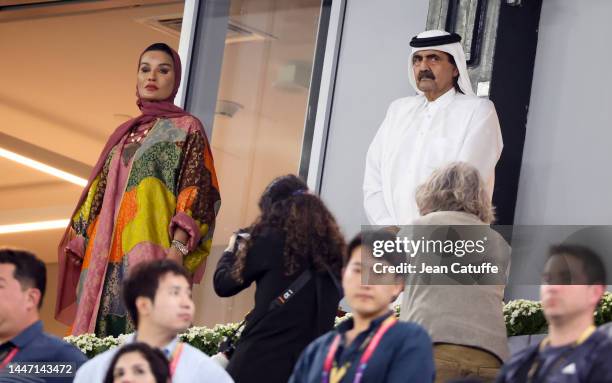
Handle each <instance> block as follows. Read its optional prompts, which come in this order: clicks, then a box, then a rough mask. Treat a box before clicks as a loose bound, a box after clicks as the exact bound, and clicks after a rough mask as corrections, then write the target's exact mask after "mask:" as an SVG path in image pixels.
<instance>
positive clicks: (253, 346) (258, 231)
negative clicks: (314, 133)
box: [214, 175, 345, 383]
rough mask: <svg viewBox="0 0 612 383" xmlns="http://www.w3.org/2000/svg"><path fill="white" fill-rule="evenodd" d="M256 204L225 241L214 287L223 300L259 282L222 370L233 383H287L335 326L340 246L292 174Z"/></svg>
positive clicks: (332, 224)
mask: <svg viewBox="0 0 612 383" xmlns="http://www.w3.org/2000/svg"><path fill="white" fill-rule="evenodd" d="M259 208H260V210H261V212H260V215H259V217H258V218H257V219H256V220H255V222H254V223H253V224H252V225H251V226H250V227H248V228H246V229H243V230H240V231H238V233H237V234H235V235H234V236H233V237H232V238H231V239H230V244H229V247H228V248H227V250H226V251H225V252H224V253H223V256H222V257H221V259H220V260H219V263H218V264H217V269H216V270H215V276H214V287H215V291H216V292H217V294H218V295H219V296H221V297H230V296H233V295H236V294H238V293H239V292H241V291H242V290H244V289H246V288H247V287H249V286H250V285H251V284H252V283H255V284H256V287H257V288H256V289H255V306H254V307H253V310H251V312H250V313H249V314H248V315H247V317H246V325H245V327H244V330H242V333H241V335H240V339H239V340H238V342H237V343H236V344H235V352H234V353H233V355H232V356H231V357H230V360H229V365H228V366H227V372H228V373H229V374H230V375H231V376H232V378H233V379H234V381H235V382H236V383H249V382H253V383H257V382H267V383H275V382H278V383H281V382H282V383H285V382H287V381H288V380H289V377H290V376H291V372H292V371H293V366H294V365H295V363H296V362H297V360H298V358H299V356H300V354H301V353H302V351H303V350H304V349H305V348H306V346H307V345H308V344H309V343H310V342H312V341H313V340H314V339H316V338H317V337H318V336H320V335H322V334H324V333H325V332H327V331H329V330H331V328H332V327H333V325H334V319H335V317H336V313H337V309H338V303H339V301H340V298H341V290H340V286H339V282H338V279H339V277H340V273H341V269H342V255H343V252H344V249H345V243H344V238H343V237H342V234H341V233H340V230H339V228H338V225H337V224H336V221H335V219H334V217H333V216H332V214H331V213H330V211H329V210H328V209H327V208H326V207H325V205H324V204H323V201H321V199H320V198H319V197H317V196H315V195H313V194H310V193H308V187H307V186H306V184H305V183H304V182H303V181H302V180H300V179H299V178H298V177H296V176H294V175H287V176H282V177H278V178H277V179H275V180H274V181H272V183H270V185H268V187H267V188H266V190H265V191H264V193H263V194H262V196H261V198H260V200H259Z"/></svg>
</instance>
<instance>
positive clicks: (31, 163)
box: [0, 148, 87, 186]
mask: <svg viewBox="0 0 612 383" xmlns="http://www.w3.org/2000/svg"><path fill="white" fill-rule="evenodd" d="M0 157H4V158H6V159H9V160H11V161H15V162H17V163H20V164H22V165H25V166H28V167H31V168H33V169H36V170H38V171H41V172H43V173H47V174H50V175H52V176H54V177H58V178H61V179H63V180H65V181H68V182H71V183H73V184H75V185H79V186H85V185H87V180H86V179H84V178H81V177H77V176H75V175H74V174H70V173H68V172H65V171H63V170H60V169H57V168H54V167H52V166H49V165H46V164H43V163H42V162H38V161H35V160H33V159H31V158H28V157H24V156H22V155H20V154H17V153H14V152H11V151H9V150H6V149H2V148H0Z"/></svg>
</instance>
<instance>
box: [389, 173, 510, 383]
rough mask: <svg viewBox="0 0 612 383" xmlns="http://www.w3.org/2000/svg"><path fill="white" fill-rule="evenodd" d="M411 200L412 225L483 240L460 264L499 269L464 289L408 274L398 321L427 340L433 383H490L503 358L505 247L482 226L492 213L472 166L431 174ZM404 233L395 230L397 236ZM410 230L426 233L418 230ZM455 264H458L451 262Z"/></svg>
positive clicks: (505, 352)
mask: <svg viewBox="0 0 612 383" xmlns="http://www.w3.org/2000/svg"><path fill="white" fill-rule="evenodd" d="M416 200H417V201H416V202H417V206H418V208H419V211H420V214H421V215H422V216H421V217H420V218H418V219H416V220H415V221H414V222H413V225H440V226H446V225H452V227H453V230H451V231H449V232H460V233H461V234H460V235H461V236H466V237H473V236H478V237H479V238H484V237H486V238H487V246H486V252H485V254H483V255H481V256H478V257H477V258H474V257H467V256H466V257H463V258H462V259H461V262H472V261H477V262H478V263H482V262H486V261H489V262H491V263H492V264H494V265H497V266H500V270H504V271H503V272H500V273H499V276H498V277H497V278H495V279H494V281H485V280H484V279H483V280H477V281H475V284H473V285H469V286H467V285H461V283H460V284H454V285H453V284H450V283H447V284H446V285H443V284H442V283H439V284H436V283H437V282H434V283H432V284H428V283H423V282H422V281H419V280H417V278H419V277H421V276H419V275H409V276H408V277H407V280H406V290H405V291H404V294H403V297H402V309H401V320H406V321H411V322H416V323H418V324H420V325H422V326H423V327H425V328H426V329H427V331H428V332H429V335H430V336H431V337H432V340H433V342H434V360H435V362H436V382H446V381H447V380H450V379H454V378H465V377H473V378H479V379H481V380H483V381H485V382H493V381H494V380H495V377H496V376H497V374H498V373H499V369H500V367H501V365H502V363H503V361H504V360H506V359H507V358H508V356H509V349H508V340H507V336H506V324H505V321H504V316H503V298H504V289H505V283H506V281H507V271H508V265H509V263H510V247H509V246H508V244H507V243H506V242H505V241H504V239H503V238H502V237H501V235H499V233H497V232H495V231H493V229H491V228H489V227H488V226H489V224H490V223H492V222H493V220H494V209H493V207H492V206H491V200H490V197H489V195H488V193H487V190H486V186H485V184H484V182H483V181H482V179H481V177H480V175H479V173H478V170H477V169H476V168H474V167H473V166H472V165H469V164H467V163H462V162H455V163H451V164H449V165H448V166H446V167H444V168H442V169H439V170H436V171H434V172H433V173H432V174H431V176H430V177H429V179H428V180H427V181H426V182H425V183H424V184H422V185H420V186H419V187H418V188H417V191H416ZM460 225H461V227H465V229H461V228H460ZM409 229H410V228H405V229H404V230H403V231H400V233H399V234H398V236H399V237H402V236H403V235H404V231H409ZM414 229H415V230H417V229H418V230H427V229H422V228H421V226H418V227H416V228H414ZM444 232H446V230H445V231H444ZM427 258H428V262H429V261H431V258H432V257H431V256H430V254H427ZM415 259H416V258H415ZM455 261H459V260H458V259H457V258H453V262H455ZM434 263H435V262H434ZM469 277H470V278H471V276H469Z"/></svg>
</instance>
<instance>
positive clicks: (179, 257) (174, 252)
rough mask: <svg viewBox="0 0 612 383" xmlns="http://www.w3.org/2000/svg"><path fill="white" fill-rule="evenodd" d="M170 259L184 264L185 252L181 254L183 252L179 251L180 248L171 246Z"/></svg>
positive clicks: (169, 250)
mask: <svg viewBox="0 0 612 383" xmlns="http://www.w3.org/2000/svg"><path fill="white" fill-rule="evenodd" d="M168 259H171V260H173V261H174V262H176V263H178V264H179V265H182V264H183V254H181V252H180V251H178V249H177V248H175V247H174V246H170V248H169V249H168Z"/></svg>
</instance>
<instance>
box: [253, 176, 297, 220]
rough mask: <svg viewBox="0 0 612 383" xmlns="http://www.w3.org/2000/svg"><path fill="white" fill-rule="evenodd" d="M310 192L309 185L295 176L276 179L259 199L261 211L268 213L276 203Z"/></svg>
mask: <svg viewBox="0 0 612 383" xmlns="http://www.w3.org/2000/svg"><path fill="white" fill-rule="evenodd" d="M301 191H304V192H306V191H308V185H306V183H305V182H304V181H302V179H300V178H299V177H297V176H294V175H293V174H288V175H285V176H281V177H277V178H275V179H274V180H273V181H272V182H270V184H269V185H268V187H266V190H264V192H263V193H262V195H261V197H260V198H259V204H258V205H259V209H260V210H261V211H262V213H267V212H269V211H270V209H271V208H272V205H274V203H276V202H278V201H281V200H284V199H287V198H289V197H291V196H292V195H293V194H294V193H299V192H301Z"/></svg>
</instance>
